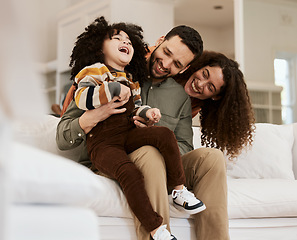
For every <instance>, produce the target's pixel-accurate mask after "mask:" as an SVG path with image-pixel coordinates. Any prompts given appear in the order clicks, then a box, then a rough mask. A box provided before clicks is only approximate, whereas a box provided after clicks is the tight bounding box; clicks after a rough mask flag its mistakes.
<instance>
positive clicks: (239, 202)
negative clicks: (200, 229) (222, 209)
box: [10, 116, 297, 240]
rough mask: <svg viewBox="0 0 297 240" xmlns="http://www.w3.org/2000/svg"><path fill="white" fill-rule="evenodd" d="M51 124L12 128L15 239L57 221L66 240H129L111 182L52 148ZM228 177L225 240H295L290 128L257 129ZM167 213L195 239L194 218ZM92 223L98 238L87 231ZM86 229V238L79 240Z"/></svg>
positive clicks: (296, 147) (127, 217) (293, 135)
mask: <svg viewBox="0 0 297 240" xmlns="http://www.w3.org/2000/svg"><path fill="white" fill-rule="evenodd" d="M58 121H59V119H58V118H55V117H53V116H46V117H45V118H44V120H43V121H40V122H39V123H38V124H36V123H34V124H23V123H22V124H20V123H18V124H15V125H14V129H15V140H14V142H15V143H14V150H13V153H14V158H13V161H11V166H10V167H11V169H12V170H13V171H11V181H10V184H11V186H12V187H11V189H12V202H13V205H14V209H16V210H14V211H15V212H16V213H17V212H18V213H19V214H20V215H21V217H20V218H16V219H17V220H16V221H17V222H18V225H17V226H22V227H21V228H20V229H21V230H20V229H19V230H18V234H19V235H21V234H23V236H26V234H27V235H30V234H32V235H34V234H35V233H34V229H35V231H37V232H39V235H38V234H35V235H36V236H37V235H38V236H39V237H40V236H42V234H44V235H46V234H47V233H46V231H50V230H51V231H52V234H54V233H55V231H56V233H59V230H61V229H58V228H57V226H56V228H55V227H53V228H52V229H45V230H43V231H42V229H43V227H42V225H43V224H46V222H47V221H51V220H52V219H56V220H55V221H57V222H58V224H56V225H59V224H62V223H64V225H65V221H67V223H68V224H67V225H66V227H67V230H68V231H71V230H70V229H73V231H74V232H75V233H76V234H75V235H76V236H77V237H76V238H73V239H84V240H85V239H88V240H89V239H96V238H97V239H100V240H107V239H108V240H111V239H114V240H115V239H117V240H126V239H127V240H128V239H129V240H131V239H133V240H135V239H136V235H135V232H134V226H133V220H132V218H131V214H130V211H129V208H128V205H127V202H126V200H125V197H124V195H123V194H122V191H121V190H120V188H119V186H118V184H117V183H115V182H114V181H112V180H110V179H107V178H104V177H102V176H97V175H95V174H93V173H92V172H91V171H90V170H89V169H87V168H85V167H83V166H81V165H79V164H77V163H75V162H74V161H71V160H69V159H67V158H70V159H72V160H77V157H78V152H79V149H76V150H75V151H60V150H58V148H57V147H56V143H55V130H56V125H57V123H58ZM194 135H195V136H194V139H195V141H194V145H195V147H200V144H199V142H200V140H199V128H197V127H194ZM29 145H31V146H29ZM57 155H59V156H57ZM227 174H228V197H229V200H228V210H229V225H230V228H229V229H230V237H231V240H249V239H253V240H254V239H256V240H274V239H277V240H279V239H285V240H296V239H297V180H296V177H297V123H295V124H291V125H272V124H257V125H256V136H255V137H254V145H253V147H252V148H251V149H248V150H247V151H244V152H243V153H242V154H241V155H240V156H239V158H238V159H237V161H235V162H227ZM169 199H170V198H169ZM110 205H112V206H113V207H110ZM18 208H19V210H18ZM51 209H54V210H52V211H51ZM170 211H171V228H172V231H173V232H174V234H175V235H176V237H177V238H178V239H180V240H192V239H196V238H195V234H194V231H193V220H192V219H191V218H190V217H189V216H188V215H183V214H180V213H179V212H178V211H177V210H176V209H175V208H174V207H173V206H172V205H171V208H170ZM94 213H95V214H94ZM32 214H33V215H34V214H36V216H37V217H33V218H32V217H31V216H32ZM41 215H42V219H43V220H42V221H40V219H41V218H40V216H41ZM80 215H81V217H80ZM95 215H96V216H97V217H96V218H95V219H94V216H95ZM38 216H39V217H38ZM28 219H29V220H30V221H28ZM78 219H80V220H78ZM26 220H27V221H26ZM22 222H25V223H26V224H23V225H22ZM94 224H95V225H96V231H98V232H97V233H96V232H94V228H93V229H86V228H88V226H94ZM64 225H63V224H62V226H64ZM15 226H16V225H15ZM32 226H34V227H32ZM27 229H29V230H27ZM40 229H41V230H40ZM79 229H81V231H79ZM30 231H31V232H30ZM86 231H88V232H89V233H88V234H89V235H88V236H85V237H83V234H82V233H84V232H86ZM92 233H93V235H92ZM15 239H38V237H37V238H29V237H24V238H15ZM39 239H54V240H57V239H68V238H63V237H60V238H55V237H53V238H39ZM69 239H70V238H69ZM214 240H215V239H214Z"/></svg>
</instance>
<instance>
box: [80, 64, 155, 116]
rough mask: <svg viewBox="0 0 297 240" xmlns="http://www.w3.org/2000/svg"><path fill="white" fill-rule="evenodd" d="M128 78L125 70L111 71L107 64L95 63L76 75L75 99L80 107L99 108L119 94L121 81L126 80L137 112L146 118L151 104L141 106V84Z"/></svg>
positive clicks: (84, 108) (87, 108)
mask: <svg viewBox="0 0 297 240" xmlns="http://www.w3.org/2000/svg"><path fill="white" fill-rule="evenodd" d="M130 79H132V78H127V76H126V73H125V72H110V71H109V69H108V68H107V66H106V65H104V64H102V63H95V64H93V65H91V66H87V67H85V68H83V69H82V70H81V71H80V72H79V73H78V74H77V75H76V77H75V82H76V83H77V84H78V88H77V90H76V91H75V95H74V99H75V103H76V105H77V107H78V108H80V109H82V110H90V109H94V108H98V107H100V106H101V105H104V104H106V103H108V102H110V101H111V100H112V98H113V97H115V96H119V95H120V91H121V87H120V84H121V83H120V82H126V83H127V85H128V86H129V87H130V89H131V92H132V95H133V100H134V104H135V114H136V115H139V116H141V117H144V118H146V116H145V113H146V111H147V110H148V109H149V108H150V107H149V106H141V105H142V101H141V97H140V86H139V83H138V82H133V81H131V80H130Z"/></svg>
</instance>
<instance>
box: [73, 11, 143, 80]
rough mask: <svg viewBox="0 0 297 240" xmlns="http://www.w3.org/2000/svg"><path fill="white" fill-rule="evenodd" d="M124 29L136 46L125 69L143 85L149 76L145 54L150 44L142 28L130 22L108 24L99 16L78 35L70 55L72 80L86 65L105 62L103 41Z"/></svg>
mask: <svg viewBox="0 0 297 240" xmlns="http://www.w3.org/2000/svg"><path fill="white" fill-rule="evenodd" d="M120 31H124V32H125V33H127V35H128V36H129V38H130V41H131V43H132V46H133V48H134V54H133V57H132V60H131V61H130V63H129V65H127V66H126V67H125V71H127V72H128V73H130V74H132V76H133V78H134V79H135V80H136V81H138V82H139V83H140V85H142V83H143V82H144V81H145V79H146V78H147V76H148V73H147V67H146V59H145V56H146V54H147V52H148V46H147V44H146V43H145V42H144V41H143V35H142V32H143V31H142V28H141V27H140V26H138V25H135V24H130V23H124V22H120V23H115V24H112V25H110V24H108V22H107V21H106V20H105V18H104V17H103V16H102V17H99V18H97V19H95V21H94V22H93V23H91V24H90V25H89V26H87V27H86V28H85V31H84V32H83V33H82V34H80V35H79V36H78V37H77V41H76V43H75V46H74V48H73V50H72V54H71V56H70V64H69V66H70V67H71V68H72V69H71V80H74V79H75V76H76V75H77V74H78V73H79V72H80V71H81V70H82V69H83V68H84V67H86V66H89V65H92V64H95V63H97V62H101V63H104V55H103V52H102V48H103V42H104V40H105V39H106V38H107V37H109V38H110V39H111V38H112V36H113V35H115V34H117V33H119V32H120Z"/></svg>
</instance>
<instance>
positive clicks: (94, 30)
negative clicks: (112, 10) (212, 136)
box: [70, 17, 205, 240]
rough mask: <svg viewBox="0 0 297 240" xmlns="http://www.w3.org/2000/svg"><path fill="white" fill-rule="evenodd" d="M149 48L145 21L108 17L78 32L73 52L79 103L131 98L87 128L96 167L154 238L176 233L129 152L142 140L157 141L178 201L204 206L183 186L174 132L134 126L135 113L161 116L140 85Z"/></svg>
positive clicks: (192, 208)
mask: <svg viewBox="0 0 297 240" xmlns="http://www.w3.org/2000/svg"><path fill="white" fill-rule="evenodd" d="M134 50H135V52H134ZM146 53H147V46H146V44H145V43H144V42H143V36H142V29H141V27H139V26H137V25H133V24H126V23H118V24H113V25H109V24H108V23H107V22H106V20H105V19H104V17H101V18H98V19H96V20H95V21H94V22H93V23H92V24H91V25H89V26H88V27H87V28H86V30H85V32H84V33H82V34H81V35H80V36H79V37H78V40H77V42H76V45H75V47H74V49H73V52H72V55H71V62H70V66H73V68H72V72H71V75H72V79H74V80H75V83H76V84H77V90H76V92H75V102H76V104H77V106H78V107H79V108H81V109H83V110H88V109H94V108H98V107H100V106H101V105H103V104H106V103H108V102H110V101H111V100H112V99H113V98H114V97H117V99H118V101H127V100H128V101H127V103H125V105H124V106H123V107H124V108H126V111H125V112H124V113H121V114H114V115H112V116H110V117H109V118H107V119H106V120H105V121H103V122H99V123H98V124H97V126H95V127H94V128H93V129H92V130H91V131H90V132H89V133H88V134H87V149H88V153H89V156H90V159H91V162H92V169H93V170H95V171H97V172H99V173H102V174H104V175H106V176H108V177H110V178H112V179H115V180H116V181H118V182H119V184H120V186H121V187H122V189H123V192H124V194H125V196H126V198H127V202H128V204H129V206H130V208H131V209H132V211H133V213H134V214H135V215H136V217H137V218H138V219H139V221H140V222H141V224H142V225H143V226H144V227H145V229H146V230H147V231H148V232H150V234H151V236H152V238H153V239H159V240H163V239H164V240H165V239H166V240H168V239H176V238H175V237H174V236H173V235H171V234H170V233H169V232H168V231H167V230H166V225H162V221H163V219H162V217H161V216H160V215H159V214H158V213H156V212H155V211H154V210H153V208H152V206H151V203H150V201H149V198H148V196H147V193H146V191H145V187H144V181H143V176H142V173H141V172H140V171H139V170H138V168H136V166H135V165H134V163H133V162H131V161H130V160H129V157H128V154H129V153H131V152H133V151H134V150H136V149H138V148H140V147H142V146H144V145H152V146H154V147H156V148H157V149H158V150H159V151H160V152H161V154H162V155H163V157H164V160H165V164H166V170H167V181H168V185H169V186H172V187H174V190H173V196H174V197H175V199H174V202H175V204H176V205H179V204H180V205H181V206H180V208H182V209H183V210H185V211H187V212H188V213H191V214H194V213H198V212H200V211H202V210H204V209H205V205H204V204H203V203H202V202H201V201H200V200H198V199H196V198H195V196H194V195H193V194H192V193H190V192H188V190H187V189H186V188H185V187H184V182H185V176H184V172H183V166H182V163H181V158H180V153H179V149H178V145H177V141H176V139H175V136H174V133H173V132H172V131H170V130H169V129H168V128H165V127H158V126H154V127H147V128H136V127H135V125H134V123H133V121H132V120H131V119H132V116H133V115H139V116H141V117H143V118H145V119H147V120H149V121H152V122H153V123H157V122H158V121H159V120H160V118H161V114H160V111H159V109H157V108H150V107H149V106H142V105H141V98H140V85H141V84H142V82H143V81H144V80H145V79H146V78H147V75H148V73H147V68H146V61H145V55H146ZM132 77H133V79H132ZM136 80H138V81H139V82H137V81H136ZM161 225H162V226H161Z"/></svg>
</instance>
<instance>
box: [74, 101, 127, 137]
mask: <svg viewBox="0 0 297 240" xmlns="http://www.w3.org/2000/svg"><path fill="white" fill-rule="evenodd" d="M117 100H119V97H114V98H113V99H112V100H111V101H110V102H109V103H107V104H104V105H102V106H101V107H99V108H96V109H93V110H87V111H85V112H84V114H83V115H81V116H80V118H79V120H78V121H79V125H80V127H81V128H82V130H84V132H85V133H86V134H87V133H89V132H90V131H91V130H92V128H93V127H95V126H96V125H97V123H98V122H101V121H104V120H105V119H107V118H109V117H110V116H111V115H113V114H119V113H123V112H125V111H126V110H127V109H126V108H120V109H117V108H118V107H121V106H123V105H124V104H125V103H127V102H128V100H129V98H128V99H126V100H122V101H117Z"/></svg>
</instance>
